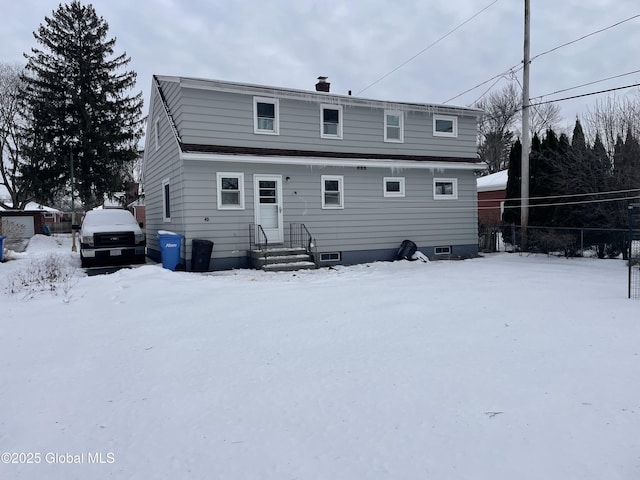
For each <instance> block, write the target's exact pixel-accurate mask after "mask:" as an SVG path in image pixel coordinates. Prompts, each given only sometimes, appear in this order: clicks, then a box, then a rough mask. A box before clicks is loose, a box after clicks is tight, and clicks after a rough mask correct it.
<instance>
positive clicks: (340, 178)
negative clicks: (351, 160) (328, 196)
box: [320, 175, 344, 210]
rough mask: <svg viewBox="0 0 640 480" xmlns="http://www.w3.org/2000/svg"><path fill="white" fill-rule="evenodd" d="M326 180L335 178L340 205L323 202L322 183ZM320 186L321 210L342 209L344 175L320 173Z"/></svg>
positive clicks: (323, 191)
mask: <svg viewBox="0 0 640 480" xmlns="http://www.w3.org/2000/svg"><path fill="white" fill-rule="evenodd" d="M326 180H337V181H338V188H339V190H340V191H339V193H340V205H326V204H325V203H324V194H325V190H324V183H325V181H326ZM320 182H321V187H322V209H323V210H342V209H344V177H343V176H342V175H322V177H321V180H320Z"/></svg>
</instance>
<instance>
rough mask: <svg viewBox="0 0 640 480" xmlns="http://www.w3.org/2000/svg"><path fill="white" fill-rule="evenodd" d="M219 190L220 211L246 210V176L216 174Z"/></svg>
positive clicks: (239, 174) (241, 174)
mask: <svg viewBox="0 0 640 480" xmlns="http://www.w3.org/2000/svg"><path fill="white" fill-rule="evenodd" d="M216 182H217V187H218V188H217V190H218V210H242V209H244V174H243V173H225V172H218V173H217V174H216Z"/></svg>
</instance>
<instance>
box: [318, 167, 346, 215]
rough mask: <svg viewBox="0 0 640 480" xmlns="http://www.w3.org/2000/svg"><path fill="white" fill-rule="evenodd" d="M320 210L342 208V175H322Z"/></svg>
mask: <svg viewBox="0 0 640 480" xmlns="http://www.w3.org/2000/svg"><path fill="white" fill-rule="evenodd" d="M322 208H344V178H343V177H342V175H322Z"/></svg>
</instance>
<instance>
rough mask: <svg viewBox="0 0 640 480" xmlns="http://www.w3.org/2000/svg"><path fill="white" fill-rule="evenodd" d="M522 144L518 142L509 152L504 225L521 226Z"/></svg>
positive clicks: (503, 216)
mask: <svg viewBox="0 0 640 480" xmlns="http://www.w3.org/2000/svg"><path fill="white" fill-rule="evenodd" d="M521 182H522V143H520V139H518V140H516V141H515V143H514V144H513V147H511V151H510V152H509V170H508V172H507V190H506V192H505V202H504V213H503V214H502V221H503V222H504V223H509V224H516V225H520V204H521V198H520V197H521V196H522V195H521V191H522V190H521V188H522V183H521Z"/></svg>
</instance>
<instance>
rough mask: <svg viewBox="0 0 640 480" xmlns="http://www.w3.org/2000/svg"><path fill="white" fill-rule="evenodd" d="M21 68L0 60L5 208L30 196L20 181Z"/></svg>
mask: <svg viewBox="0 0 640 480" xmlns="http://www.w3.org/2000/svg"><path fill="white" fill-rule="evenodd" d="M21 74H22V68H21V67H20V66H18V65H14V64H8V63H3V62H0V152H1V153H2V162H0V186H2V187H4V189H5V190H6V191H7V193H8V196H9V198H8V201H4V200H3V199H2V198H0V206H1V207H3V208H5V209H10V208H14V209H20V208H24V206H25V205H26V203H27V202H29V201H30V200H31V198H30V197H29V195H28V192H27V191H25V185H24V184H23V182H21V174H20V165H21V162H22V161H23V160H22V156H21V138H22V137H21V134H20V127H21V121H22V119H21V115H20V107H19V97H20V93H21V90H22V88H23V83H22V80H21Z"/></svg>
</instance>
